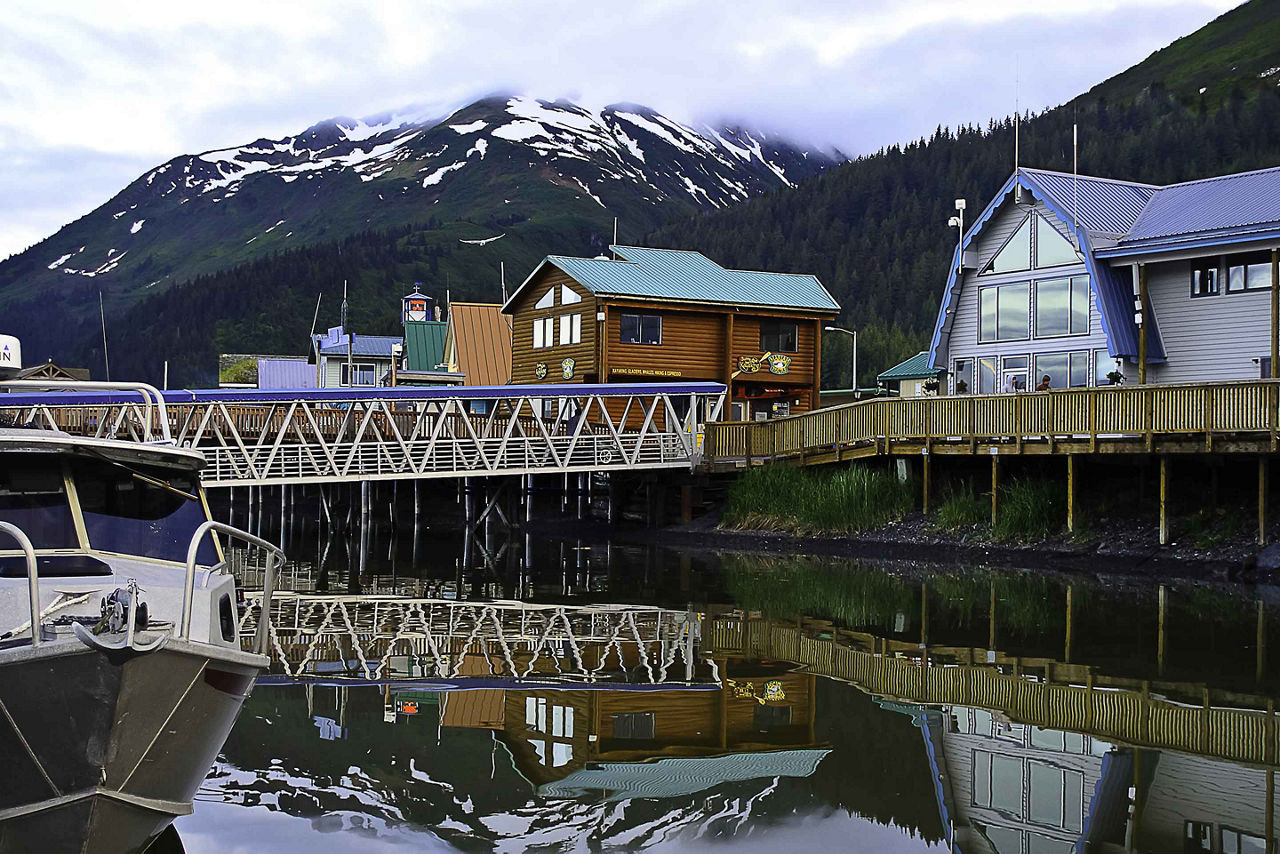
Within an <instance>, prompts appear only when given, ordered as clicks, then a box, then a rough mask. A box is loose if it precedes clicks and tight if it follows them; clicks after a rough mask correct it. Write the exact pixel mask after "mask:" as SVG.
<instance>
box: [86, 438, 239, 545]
mask: <svg viewBox="0 0 1280 854" xmlns="http://www.w3.org/2000/svg"><path fill="white" fill-rule="evenodd" d="M71 476H72V479H73V480H74V481H75V486H76V494H77V496H78V497H79V499H80V511H81V514H82V515H83V516H84V527H85V532H86V533H87V534H88V536H89V547H90V548H91V549H94V550H96V551H104V552H115V553H116V554H124V555H137V556H139V557H150V558H156V559H157V560H170V561H176V562H178V563H185V562H186V560H187V547H188V546H189V545H190V543H191V536H192V535H193V534H194V533H195V531H196V528H198V527H199V526H200V524H201V523H203V522H205V521H206V520H207V518H208V517H207V516H206V515H205V509H204V503H203V502H202V501H201V500H200V498H199V494H198V490H199V487H198V486H197V484H196V480H195V477H194V475H187V474H184V473H181V472H175V471H172V470H170V469H163V468H158V467H155V466H145V465H141V464H136V465H135V464H132V463H130V464H128V465H125V464H123V463H115V462H110V461H107V460H101V461H99V460H83V459H81V460H75V461H73V462H72V463H71ZM197 559H198V560H199V562H200V563H201V564H203V565H205V566H211V565H213V564H215V563H217V553H216V551H215V549H214V546H213V540H212V538H210V537H206V538H205V540H204V542H202V543H201V546H200V552H199V554H198V555H197Z"/></svg>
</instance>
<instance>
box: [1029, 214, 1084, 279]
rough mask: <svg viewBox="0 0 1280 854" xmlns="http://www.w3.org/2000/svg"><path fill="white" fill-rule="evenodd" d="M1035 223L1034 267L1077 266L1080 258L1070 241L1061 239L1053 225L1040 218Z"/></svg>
mask: <svg viewBox="0 0 1280 854" xmlns="http://www.w3.org/2000/svg"><path fill="white" fill-rule="evenodd" d="M1035 221H1036V267H1061V266H1062V265H1064V264H1079V263H1080V256H1079V255H1077V254H1076V248H1075V247H1074V246H1072V245H1071V241H1070V240H1067V238H1065V237H1063V236H1062V234H1061V233H1059V231H1058V229H1056V228H1054V227H1053V223H1051V222H1049V220H1047V219H1045V218H1044V217H1042V216H1037V217H1035Z"/></svg>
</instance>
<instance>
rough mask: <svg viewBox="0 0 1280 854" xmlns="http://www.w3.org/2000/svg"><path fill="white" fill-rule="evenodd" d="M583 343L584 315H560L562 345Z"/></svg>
mask: <svg viewBox="0 0 1280 854" xmlns="http://www.w3.org/2000/svg"><path fill="white" fill-rule="evenodd" d="M581 343H582V315H581V314H562V315H560V344H561V345H565V344H581Z"/></svg>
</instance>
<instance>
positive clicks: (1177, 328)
mask: <svg viewBox="0 0 1280 854" xmlns="http://www.w3.org/2000/svg"><path fill="white" fill-rule="evenodd" d="M1278 248H1280V168H1273V169H1264V170H1259V171H1255V172H1245V173H1240V174H1235V175H1225V176H1221V177H1216V178H1208V179H1204V180H1199V181H1190V182H1186V183H1182V184H1172V185H1169V186H1155V185H1151V184H1141V183H1136V182H1131V181H1116V180H1111V179H1106V178H1096V177H1090V176H1084V175H1081V176H1073V175H1070V174H1065V173H1061V172H1050V171H1045V170H1040V169H1028V168H1020V169H1018V170H1016V171H1015V173H1014V174H1013V175H1012V176H1010V178H1009V180H1008V181H1006V182H1005V184H1004V186H1003V187H1001V189H1000V192H999V193H997V194H996V196H995V198H994V199H992V200H991V202H990V203H989V204H988V205H987V207H986V208H985V209H984V210H983V211H982V213H981V214H980V215H979V216H978V218H977V220H976V221H975V222H974V223H973V225H972V226H971V227H970V228H969V229H968V230H967V231H966V232H965V233H964V235H963V236H962V238H961V240H960V243H959V245H958V246H957V247H956V251H955V254H954V256H953V264H952V268H951V271H950V273H949V275H948V278H947V285H946V290H945V292H944V294H943V298H942V302H941V305H940V307H939V311H938V319H937V322H936V324H935V327H934V333H933V338H932V340H931V342H930V346H929V351H928V352H929V359H930V364H931V365H933V366H934V367H937V368H940V369H945V370H946V371H947V372H948V385H949V390H950V391H951V392H952V393H995V392H1003V391H1016V390H1029V389H1034V388H1036V387H1043V384H1042V381H1043V378H1044V377H1046V376H1047V377H1049V382H1048V387H1050V388H1055V389H1060V388H1068V387H1085V386H1096V385H1108V384H1111V383H1112V382H1113V381H1116V380H1119V381H1123V382H1139V381H1142V380H1143V379H1144V378H1145V380H1146V381H1147V382H1160V383H1179V382H1210V381H1222V380H1244V379H1257V378H1259V377H1264V376H1266V377H1269V376H1272V364H1271V362H1272V353H1273V348H1274V347H1275V344H1276V333H1277V330H1276V324H1275V321H1274V320H1273V319H1272V317H1273V312H1272V305H1273V301H1276V300H1277V299H1278V295H1280V286H1278V282H1277V278H1278V277H1277V249H1278ZM1276 304H1277V305H1280V302H1277V303H1276Z"/></svg>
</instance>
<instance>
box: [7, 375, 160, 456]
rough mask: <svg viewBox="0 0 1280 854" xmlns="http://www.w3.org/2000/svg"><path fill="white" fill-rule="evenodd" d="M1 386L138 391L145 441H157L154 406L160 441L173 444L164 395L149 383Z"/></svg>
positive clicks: (19, 383) (70, 382)
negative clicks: (153, 426) (144, 410)
mask: <svg viewBox="0 0 1280 854" xmlns="http://www.w3.org/2000/svg"><path fill="white" fill-rule="evenodd" d="M0 386H4V387H5V388H29V389H33V390H35V389H39V390H42V391H48V390H50V389H60V390H64V391H136V392H138V393H139V394H141V395H142V399H143V400H144V401H146V406H147V424H146V430H145V433H144V436H143V439H144V441H155V440H153V439H151V438H150V435H151V420H152V415H151V407H152V406H153V405H154V406H155V410H156V417H157V418H158V419H159V421H160V437H161V438H160V440H159V441H161V442H164V443H165V444H167V445H172V444H173V435H172V434H171V433H170V432H169V412H168V410H166V409H165V403H164V395H163V394H161V393H160V390H159V389H158V388H156V387H155V386H153V385H148V384H147V383H126V382H119V383H111V382H90V381H89V380H4V381H0Z"/></svg>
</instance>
